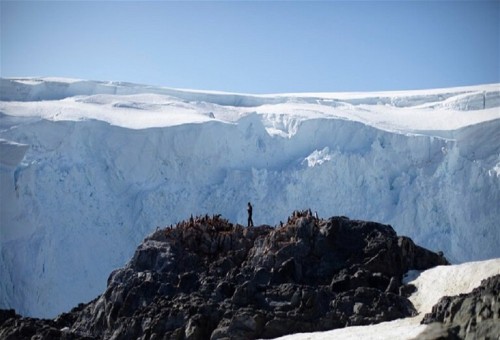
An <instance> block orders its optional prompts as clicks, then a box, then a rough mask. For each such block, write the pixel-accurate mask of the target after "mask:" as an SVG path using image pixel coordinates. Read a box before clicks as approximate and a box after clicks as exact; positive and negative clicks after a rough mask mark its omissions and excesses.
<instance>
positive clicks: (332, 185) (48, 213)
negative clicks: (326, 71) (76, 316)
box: [0, 78, 500, 317]
mask: <svg viewBox="0 0 500 340" xmlns="http://www.w3.org/2000/svg"><path fill="white" fill-rule="evenodd" d="M0 100H1V101H0V183H1V187H0V193H1V196H0V200H1V205H0V207H1V210H0V212H1V216H0V223H1V224H0V230H1V232H0V276H1V277H2V280H1V282H0V308H2V307H3V308H6V307H10V308H15V309H16V310H17V311H18V312H19V313H21V314H24V315H33V316H41V317H53V316H55V315H56V314H58V313H60V312H63V311H67V310H69V309H70V308H71V307H73V306H75V305H76V304H78V303H79V302H83V301H88V300H90V299H92V298H94V297H95V296H97V295H98V294H99V293H100V292H102V291H103V290H104V288H105V285H106V279H107V277H108V275H109V273H110V272H111V271H112V270H113V269H115V268H117V267H120V266H122V265H123V264H124V263H125V262H126V261H127V260H128V259H129V258H130V257H131V255H132V253H133V251H134V249H135V247H136V246H137V244H139V243H140V241H141V240H142V239H143V238H144V237H145V235H147V234H148V233H150V232H151V230H153V229H155V228H156V227H157V226H164V225H168V224H174V223H176V222H178V221H180V220H184V219H186V218H187V217H189V216H190V215H202V214H206V213H208V214H215V213H220V214H222V215H223V216H224V217H226V218H228V219H230V220H231V221H233V222H239V223H242V224H245V223H246V222H245V221H246V209H245V207H246V203H247V202H248V201H251V202H252V204H253V206H254V222H255V223H256V224H259V220H260V221H266V222H269V221H272V222H273V223H276V224H278V223H279V222H280V220H282V219H285V218H286V216H288V214H289V212H290V211H292V210H295V209H304V208H309V207H310V208H311V209H312V210H313V211H317V212H318V214H319V215H320V216H332V215H346V216H349V217H351V218H356V219H365V220H375V221H378V222H382V223H388V224H392V225H393V226H394V228H395V229H396V231H397V233H398V234H401V235H408V236H410V237H411V238H412V239H413V240H415V242H417V243H419V244H421V245H423V246H425V247H427V248H429V249H432V250H435V251H438V250H441V251H443V252H444V253H445V255H446V257H447V258H448V259H450V260H451V261H452V262H455V263H459V262H465V261H470V260H482V259H489V258H496V257H500V233H499V232H498V228H499V225H498V221H499V220H500V209H499V208H498V207H499V204H498V202H499V201H500V85H499V84H493V85H483V86H473V87H465V88H452V89H440V90H428V91H406V92H382V93H311V94H275V95H246V94H232V93H219V92H206V91H205V92H203V91H192V90H175V89H168V88H158V87H150V86H145V85H136V84H129V83H120V82H96V81H83V80H73V79H58V78H42V79H36V78H22V79H1V80H0Z"/></svg>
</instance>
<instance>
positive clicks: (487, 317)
mask: <svg viewBox="0 0 500 340" xmlns="http://www.w3.org/2000/svg"><path fill="white" fill-rule="evenodd" d="M499 306H500V275H495V276H492V277H490V278H488V279H486V280H483V281H482V282H481V285H480V286H479V287H477V288H475V289H474V290H473V291H472V292H471V293H469V294H460V295H458V296H452V297H450V296H446V297H443V298H441V299H440V300H439V301H438V303H437V304H436V305H434V307H432V312H431V313H429V314H426V315H425V317H424V319H423V320H422V323H423V324H429V327H428V328H427V329H426V330H425V331H424V332H423V333H422V334H420V335H419V336H418V339H435V338H446V339H496V338H498V336H499V334H500V309H499Z"/></svg>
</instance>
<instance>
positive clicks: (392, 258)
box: [0, 211, 448, 339]
mask: <svg viewBox="0 0 500 340" xmlns="http://www.w3.org/2000/svg"><path fill="white" fill-rule="evenodd" d="M441 264H448V262H447V261H446V259H445V258H444V257H443V256H442V255H440V254H436V253H433V252H431V251H429V250H426V249H424V248H421V247H419V246H417V245H415V244H414V243H413V241H412V240H411V239H409V238H407V237H398V236H397V235H396V233H395V231H394V230H393V229H392V227H391V226H388V225H382V224H378V223H374V222H364V221H354V220H350V219H348V218H346V217H332V218H329V219H326V220H325V219H318V218H315V217H313V216H312V214H311V213H310V211H304V212H294V214H293V216H291V217H290V218H289V220H288V222H287V223H286V224H284V225H281V226H279V227H276V228H272V227H270V226H259V227H254V228H243V227H242V226H239V225H233V224H231V223H230V222H229V221H227V220H225V219H223V218H221V217H220V216H213V217H208V216H205V217H197V218H191V219H189V220H188V221H185V222H181V223H179V224H178V225H177V226H175V227H173V228H172V227H170V228H166V229H161V230H157V231H156V232H154V233H153V234H151V235H150V236H149V237H147V238H146V239H145V240H144V241H143V243H142V244H141V245H140V246H139V247H138V248H137V250H136V252H135V254H134V256H133V258H132V259H131V260H130V262H129V263H128V264H127V265H126V266H125V267H124V268H122V269H118V270H115V271H114V272H112V273H111V275H110V277H109V279H108V287H107V289H106V291H105V292H104V294H102V295H101V296H99V297H98V298H96V299H95V300H94V301H92V302H90V303H88V304H86V305H80V306H78V307H77V308H75V309H74V310H72V311H71V312H69V313H66V314H62V315H60V316H59V317H58V318H57V319H55V320H38V321H37V322H42V323H43V322H45V323H44V325H47V327H49V328H50V327H52V328H54V330H55V331H60V330H61V329H64V332H61V336H64V337H66V338H74V339H78V338H83V337H88V338H98V339H132V338H134V339H135V338H138V339H253V338H272V337H278V336H282V335H285V334H291V333H297V332H312V331H323V330H329V329H333V328H339V327H345V326H351V325H365V324H371V323H378V322H382V321H389V320H393V319H397V318H403V317H408V316H411V315H413V314H414V313H415V309H414V307H413V305H412V304H411V303H410V302H409V300H407V299H406V297H405V294H404V293H403V292H406V291H408V289H407V287H406V289H405V287H404V286H402V276H403V274H404V273H405V272H407V271H408V270H411V269H418V270H423V269H428V268H431V267H434V266H436V265H441ZM400 292H401V293H400ZM2 318H3V319H5V320H4V321H3V322H2V326H0V337H2V338H3V337H5V338H8V337H9V336H13V337H15V336H16V334H17V335H19V334H20V333H19V332H20V325H21V324H22V323H23V320H26V319H21V318H19V317H18V316H12V315H11V317H10V318H8V317H2ZM0 321H1V320H0ZM26 322H27V321H26ZM53 335H55V333H54V334H53ZM42 338H43V334H42Z"/></svg>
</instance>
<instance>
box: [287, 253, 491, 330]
mask: <svg viewBox="0 0 500 340" xmlns="http://www.w3.org/2000/svg"><path fill="white" fill-rule="evenodd" d="M498 274H500V258H499V259H492V260H486V261H480V262H469V263H463V264H460V265H453V266H438V267H435V268H432V269H429V270H426V271H423V272H420V273H418V276H417V278H416V279H414V280H408V281H407V282H409V283H412V284H414V285H415V286H416V287H417V291H416V292H415V293H414V294H413V295H412V296H410V301H411V302H412V303H413V305H414V306H415V308H416V309H417V312H418V315H417V316H415V317H412V318H405V319H398V320H394V321H389V322H382V323H379V324H375V325H369V326H354V327H346V328H341V329H335V330H332V331H327V332H315V333H298V334H293V335H287V336H283V337H280V338H277V339H279V340H329V339H343V340H351V339H352V340H358V339H364V340H386V339H399V340H410V339H416V338H418V335H419V334H420V333H421V332H423V331H424V330H425V328H426V327H427V325H421V324H420V322H421V321H422V319H423V318H424V316H425V314H426V313H430V312H431V311H432V306H434V305H435V304H436V303H437V302H438V301H439V299H440V298H441V297H443V296H455V295H459V294H465V293H469V292H471V291H472V290H473V289H474V288H476V287H478V286H479V285H480V284H481V281H482V280H484V279H486V278H488V277H491V276H494V275H498Z"/></svg>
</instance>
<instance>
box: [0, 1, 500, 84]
mask: <svg viewBox="0 0 500 340" xmlns="http://www.w3.org/2000/svg"><path fill="white" fill-rule="evenodd" d="M0 66H1V76H2V77H16V76H58V77H74V78H83V79H95V80H117V81H118V80H119V81H129V82H136V83H144V84H151V85H162V86H168V87H178V88H192V89H205V90H222V91H231V92H249V93H277V92H312V91H325V92H327V91H377V90H407V89H423V88H438V87H452V86H463V85H475V84H483V83H495V82H500V1H490V2H486V1H458V2H456V1H437V2H431V1H412V2H409V1H403V2H397V1H354V2H342V1H332V2H311V1H309V2H308V1H304V2H286V1H285V2H283V1H280V2H251V1H250V2H229V1H223V2H211V1H201V2H159V1H156V2H146V1H90V2H79V1H78V2H77V1H66V2H64V1H53V2H44V1H4V0H2V1H1V65H0Z"/></svg>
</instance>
